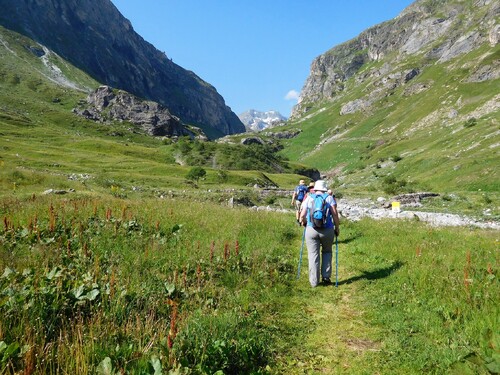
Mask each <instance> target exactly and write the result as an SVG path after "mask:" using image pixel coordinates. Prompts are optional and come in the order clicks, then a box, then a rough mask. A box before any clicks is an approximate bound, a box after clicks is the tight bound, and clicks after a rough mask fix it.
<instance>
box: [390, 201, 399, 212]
mask: <svg viewBox="0 0 500 375" xmlns="http://www.w3.org/2000/svg"><path fill="white" fill-rule="evenodd" d="M392 211H393V212H401V204H400V203H399V202H392Z"/></svg>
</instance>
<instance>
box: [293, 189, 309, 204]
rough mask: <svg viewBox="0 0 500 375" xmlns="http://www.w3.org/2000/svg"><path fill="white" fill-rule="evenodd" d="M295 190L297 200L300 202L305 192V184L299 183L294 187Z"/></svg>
mask: <svg viewBox="0 0 500 375" xmlns="http://www.w3.org/2000/svg"><path fill="white" fill-rule="evenodd" d="M295 191H296V192H297V200H298V201H299V202H302V201H303V200H304V197H305V196H306V193H307V186H305V185H299V186H297V187H296V188H295Z"/></svg>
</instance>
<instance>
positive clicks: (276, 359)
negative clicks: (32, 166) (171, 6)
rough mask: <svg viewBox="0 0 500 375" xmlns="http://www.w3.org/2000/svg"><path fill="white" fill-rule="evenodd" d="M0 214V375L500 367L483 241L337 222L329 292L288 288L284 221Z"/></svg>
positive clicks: (458, 233)
mask: <svg viewBox="0 0 500 375" xmlns="http://www.w3.org/2000/svg"><path fill="white" fill-rule="evenodd" d="M0 214H1V217H2V223H1V224H2V228H1V230H0V245H1V246H0V270H2V271H1V272H2V276H1V277H0V301H1V302H0V317H1V319H0V354H1V355H0V359H1V360H2V362H1V363H0V364H1V366H2V367H1V368H2V372H3V373H6V374H13V373H18V372H20V371H24V373H30V374H42V373H81V374H86V373H89V374H90V373H97V372H100V373H113V372H126V373H160V371H161V372H163V373H167V372H168V371H169V370H175V369H177V370H178V371H181V372H189V371H191V372H193V373H215V372H216V371H219V370H220V371H223V372H224V373H276V374H278V373H311V372H314V371H317V372H322V373H349V374H351V373H354V374H357V373H367V372H369V373H373V372H379V373H396V374H399V373H400V374H403V373H415V374H417V373H422V372H425V373H443V372H447V371H459V370H460V369H462V370H463V369H465V370H467V371H476V372H477V373H486V371H489V370H492V369H493V370H494V369H495V368H496V367H495V366H498V365H499V363H500V362H499V360H498V354H497V349H498V344H499V336H498V331H499V329H498V328H499V325H498V323H499V322H498V316H499V314H498V313H499V303H498V298H497V296H498V295H499V292H500V286H499V281H498V277H497V275H498V264H499V263H498V262H499V258H498V236H497V233H496V232H493V231H479V230H472V229H468V228H462V229H435V228H429V227H427V226H426V225H424V224H423V223H419V222H395V221H387V222H373V221H361V222H357V223H349V222H344V223H343V225H342V235H341V238H340V244H339V248H340V268H339V271H340V273H339V276H340V278H339V282H340V283H339V287H338V288H334V287H331V288H330V287H328V288H316V289H311V288H310V286H309V284H308V282H307V275H306V274H307V272H303V274H302V276H301V278H300V280H299V281H298V282H297V281H295V277H296V271H297V268H296V267H297V262H298V257H299V248H300V244H301V235H302V230H301V229H300V228H298V227H296V226H294V225H293V213H292V212H291V213H290V214H289V215H288V214H282V213H271V212H255V211H251V210H247V209H229V208H227V207H224V206H221V205H219V204H216V203H210V202H197V201H194V200H191V199H184V198H183V197H175V198H169V199H164V200H160V199H148V198H146V199H141V200H135V199H134V200H132V199H129V200H124V199H116V198H109V199H104V198H91V197H79V198H74V199H67V198H65V197H33V198H30V199H25V200H19V199H3V200H2V201H1V205H0ZM304 263H305V264H304V268H303V269H307V268H306V264H307V260H306V258H304ZM353 347H355V348H356V349H355V350H353ZM488 369H489V370H488ZM155 371H156V372H155Z"/></svg>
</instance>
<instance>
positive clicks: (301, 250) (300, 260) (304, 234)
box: [297, 228, 306, 280]
mask: <svg viewBox="0 0 500 375" xmlns="http://www.w3.org/2000/svg"><path fill="white" fill-rule="evenodd" d="M305 238H306V228H304V233H303V234H302V246H301V247H300V258H299V268H298V270H297V280H298V279H299V277H300V264H301V263H302V252H303V251H304V239H305Z"/></svg>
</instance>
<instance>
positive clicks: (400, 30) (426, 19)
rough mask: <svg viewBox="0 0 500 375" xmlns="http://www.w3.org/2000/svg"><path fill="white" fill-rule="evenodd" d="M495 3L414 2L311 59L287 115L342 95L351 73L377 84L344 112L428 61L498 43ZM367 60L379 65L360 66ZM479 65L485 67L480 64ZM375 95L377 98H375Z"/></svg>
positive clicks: (491, 73) (490, 75)
mask: <svg viewBox="0 0 500 375" xmlns="http://www.w3.org/2000/svg"><path fill="white" fill-rule="evenodd" d="M499 15H500V3H499V2H498V1H494V0H439V1H434V0H417V1H416V2H415V3H414V4H412V5H410V6H409V7H408V8H406V9H405V10H404V11H403V12H402V13H401V14H400V15H399V16H398V17H396V18H395V19H393V20H391V21H387V22H384V23H382V24H379V25H376V26H374V27H372V28H369V29H367V30H366V31H364V32H363V33H361V34H360V35H359V36H358V37H356V38H354V39H352V40H350V41H348V42H346V43H343V44H341V45H338V46H336V47H334V48H332V49H331V50H329V51H327V52H326V53H325V54H323V55H321V56H319V57H317V58H316V59H315V60H314V61H313V62H312V64H311V69H310V75H309V77H308V78H307V80H306V82H305V85H304V87H303V89H302V92H301V95H300V99H299V103H298V104H297V105H296V106H295V108H294V109H293V111H292V118H294V117H295V118H296V117H300V116H302V115H304V114H305V113H306V112H307V111H308V109H309V108H310V106H311V104H312V103H317V102H322V101H327V102H332V101H336V100H339V99H341V98H343V97H344V96H345V95H346V94H347V91H348V90H346V82H347V81H348V80H349V78H351V77H353V76H354V77H355V80H356V83H357V84H358V85H362V84H364V83H366V82H367V81H368V80H374V79H375V80H377V81H378V82H379V87H378V88H377V89H376V90H375V92H371V93H370V95H367V96H366V97H364V98H359V99H358V100H356V101H352V102H350V103H348V104H349V105H348V107H349V108H343V110H344V113H341V114H345V113H352V111H355V110H356V109H363V108H366V107H367V106H369V105H371V103H372V102H373V101H374V100H375V99H377V97H378V96H383V95H387V94H388V92H389V91H390V90H394V88H395V87H397V86H398V85H401V84H403V83H406V82H408V81H409V80H411V79H412V78H413V77H415V76H416V75H418V74H420V73H421V72H422V71H424V70H425V68H426V66H428V65H429V64H443V63H446V62H448V61H450V60H451V59H453V58H455V57H457V56H460V55H462V54H465V53H469V52H471V51H473V50H475V49H477V48H479V47H480V46H482V45H484V44H490V45H491V46H492V47H493V46H495V45H496V44H497V43H499V41H500V27H499V25H498V24H497V19H498V17H499ZM416 56H418V57H419V58H418V59H414V60H415V61H419V62H417V63H415V65H414V66H412V67H411V68H404V69H401V66H402V65H404V64H405V63H406V65H408V61H410V59H411V58H412V57H416ZM369 63H379V64H383V65H382V67H380V68H378V69H369V70H366V69H364V67H366V66H367V65H368V64H369ZM483 69H485V68H484V67H483ZM499 71H500V68H499V66H498V64H497V65H496V66H490V67H488V68H486V71H483V72H473V74H472V75H471V79H475V78H474V77H473V75H474V74H476V75H478V77H479V76H481V77H482V78H480V79H496V78H498V77H499V76H500V73H499ZM377 93H378V96H377Z"/></svg>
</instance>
